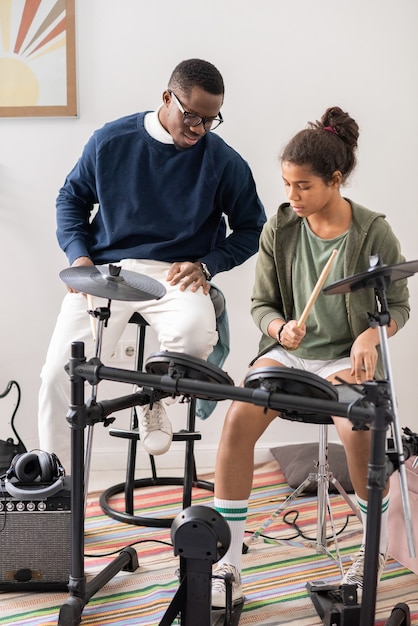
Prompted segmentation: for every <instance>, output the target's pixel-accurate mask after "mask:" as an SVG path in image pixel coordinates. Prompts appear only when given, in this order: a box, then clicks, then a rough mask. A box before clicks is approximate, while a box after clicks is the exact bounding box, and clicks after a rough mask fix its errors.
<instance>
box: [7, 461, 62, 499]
mask: <svg viewBox="0 0 418 626" xmlns="http://www.w3.org/2000/svg"><path fill="white" fill-rule="evenodd" d="M12 478H16V479H17V481H18V482H17V483H16V482H11V479H12ZM64 478H65V470H64V468H63V466H62V465H61V462H60V460H59V459H58V457H57V455H56V454H49V453H48V452H42V451H41V450H40V451H38V452H24V453H23V454H17V455H16V456H15V457H14V458H13V459H12V462H11V465H10V467H9V469H8V470H7V472H6V476H5V481H4V486H5V489H6V491H7V492H8V493H9V494H10V495H11V496H12V497H13V498H22V497H24V498H26V499H27V498H28V497H29V498H31V499H32V498H37V497H41V498H45V497H48V496H52V495H54V494H55V493H57V492H58V491H59V490H60V489H62V487H63V485H64ZM35 481H36V482H37V483H51V484H49V485H47V486H43V487H41V486H40V487H39V488H37V487H36V484H35V485H34V487H33V488H28V489H26V488H22V487H21V486H20V484H21V483H25V484H28V483H35Z"/></svg>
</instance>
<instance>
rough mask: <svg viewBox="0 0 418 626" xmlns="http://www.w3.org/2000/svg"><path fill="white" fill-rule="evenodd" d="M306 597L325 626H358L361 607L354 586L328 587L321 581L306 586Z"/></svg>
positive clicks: (314, 581)
mask: <svg viewBox="0 0 418 626" xmlns="http://www.w3.org/2000/svg"><path fill="white" fill-rule="evenodd" d="M306 589H307V591H308V595H309V597H310V598H311V600H312V603H313V605H314V606H315V608H316V611H317V613H318V615H319V617H320V618H321V619H322V622H323V624H324V625H325V626H358V624H359V620H360V609H361V606H360V605H359V604H357V586H356V585H330V584H328V583H326V582H325V581H323V580H313V581H311V582H308V583H307V584H306Z"/></svg>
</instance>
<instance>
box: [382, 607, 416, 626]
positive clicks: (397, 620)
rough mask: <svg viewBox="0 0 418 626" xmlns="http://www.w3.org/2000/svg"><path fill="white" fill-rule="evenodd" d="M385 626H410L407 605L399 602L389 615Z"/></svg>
mask: <svg viewBox="0 0 418 626" xmlns="http://www.w3.org/2000/svg"><path fill="white" fill-rule="evenodd" d="M385 626H411V614H410V611H409V607H408V605H407V604H404V603H403V602H400V603H399V604H397V605H396V606H395V608H394V609H393V610H392V613H391V614H390V617H389V619H388V620H387V622H385Z"/></svg>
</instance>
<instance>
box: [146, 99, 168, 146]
mask: <svg viewBox="0 0 418 626" xmlns="http://www.w3.org/2000/svg"><path fill="white" fill-rule="evenodd" d="M162 106H163V105H162V104H161V105H160V106H159V107H158V109H157V110H156V111H151V112H150V113H147V114H146V115H145V117H144V126H145V130H146V131H147V133H148V134H149V135H151V137H152V138H153V139H156V140H157V141H161V143H171V144H172V143H174V142H173V138H172V136H171V135H170V133H168V132H167V131H166V129H165V128H164V126H163V125H162V124H161V122H160V120H159V118H158V112H159V110H160V109H161V107H162Z"/></svg>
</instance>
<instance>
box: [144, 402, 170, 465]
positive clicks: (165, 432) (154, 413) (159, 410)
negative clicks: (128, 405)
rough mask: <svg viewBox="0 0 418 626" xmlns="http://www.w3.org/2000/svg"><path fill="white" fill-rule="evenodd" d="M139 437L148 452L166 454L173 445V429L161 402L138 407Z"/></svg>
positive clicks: (154, 454) (153, 454)
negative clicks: (150, 405)
mask: <svg viewBox="0 0 418 626" xmlns="http://www.w3.org/2000/svg"><path fill="white" fill-rule="evenodd" d="M136 413H137V416H138V430H139V438H140V440H141V441H142V445H143V446H144V448H145V450H146V451H147V452H148V454H151V455H152V456H156V455H158V454H164V453H165V452H167V450H168V449H169V448H170V446H171V442H172V439H173V429H172V427H171V422H170V420H169V419H168V417H167V413H166V412H165V408H164V407H163V405H162V404H161V402H154V404H153V405H152V409H150V407H149V406H148V405H144V406H138V407H137V408H136Z"/></svg>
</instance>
